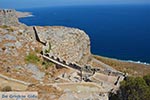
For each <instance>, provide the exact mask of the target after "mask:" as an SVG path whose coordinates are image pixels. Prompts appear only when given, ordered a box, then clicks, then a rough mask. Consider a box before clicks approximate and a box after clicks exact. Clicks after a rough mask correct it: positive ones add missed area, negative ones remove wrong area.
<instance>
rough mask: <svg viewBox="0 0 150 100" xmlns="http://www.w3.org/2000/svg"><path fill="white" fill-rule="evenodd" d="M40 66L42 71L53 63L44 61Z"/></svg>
mask: <svg viewBox="0 0 150 100" xmlns="http://www.w3.org/2000/svg"><path fill="white" fill-rule="evenodd" d="M42 65H43V66H44V69H48V68H49V67H50V66H53V63H52V62H48V61H44V62H42Z"/></svg>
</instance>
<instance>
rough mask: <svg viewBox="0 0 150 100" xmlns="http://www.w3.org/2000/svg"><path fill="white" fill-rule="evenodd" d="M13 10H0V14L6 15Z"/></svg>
mask: <svg viewBox="0 0 150 100" xmlns="http://www.w3.org/2000/svg"><path fill="white" fill-rule="evenodd" d="M14 11H15V10H13V9H0V14H7V13H12V12H14Z"/></svg>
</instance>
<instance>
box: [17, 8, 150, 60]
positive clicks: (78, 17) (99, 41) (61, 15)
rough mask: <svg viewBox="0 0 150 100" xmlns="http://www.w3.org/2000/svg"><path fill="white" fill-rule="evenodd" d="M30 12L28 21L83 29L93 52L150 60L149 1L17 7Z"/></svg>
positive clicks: (25, 19) (31, 23)
mask: <svg viewBox="0 0 150 100" xmlns="http://www.w3.org/2000/svg"><path fill="white" fill-rule="evenodd" d="M18 10H19V11H27V12H32V14H33V16H32V17H26V18H21V19H19V20H20V21H21V22H22V23H25V24H27V25H30V26H31V25H41V26H48V25H52V26H53V25H54V26H56V25H59V26H68V27H75V28H79V29H82V30H84V31H85V32H86V33H87V34H88V35H89V36H90V39H91V51H92V53H93V54H97V55H101V56H106V57H111V58H116V59H121V60H132V61H141V62H147V63H150V5H99V6H72V7H71V6H68V7H47V8H30V9H18Z"/></svg>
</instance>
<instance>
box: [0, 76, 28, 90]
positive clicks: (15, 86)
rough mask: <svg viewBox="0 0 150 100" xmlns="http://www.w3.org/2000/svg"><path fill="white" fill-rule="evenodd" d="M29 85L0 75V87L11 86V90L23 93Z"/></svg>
mask: <svg viewBox="0 0 150 100" xmlns="http://www.w3.org/2000/svg"><path fill="white" fill-rule="evenodd" d="M29 84H30V83H26V82H23V81H20V80H16V79H13V78H9V77H7V76H4V75H2V74H0V87H1V88H3V87H5V86H11V88H12V90H17V91H18V90H21V91H25V90H26V89H27V87H28V85H29Z"/></svg>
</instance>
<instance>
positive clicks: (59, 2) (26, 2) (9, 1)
mask: <svg viewBox="0 0 150 100" xmlns="http://www.w3.org/2000/svg"><path fill="white" fill-rule="evenodd" d="M104 4H109V5H110V4H150V0H0V8H14V9H17V8H36V7H51V6H73V5H104Z"/></svg>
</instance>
